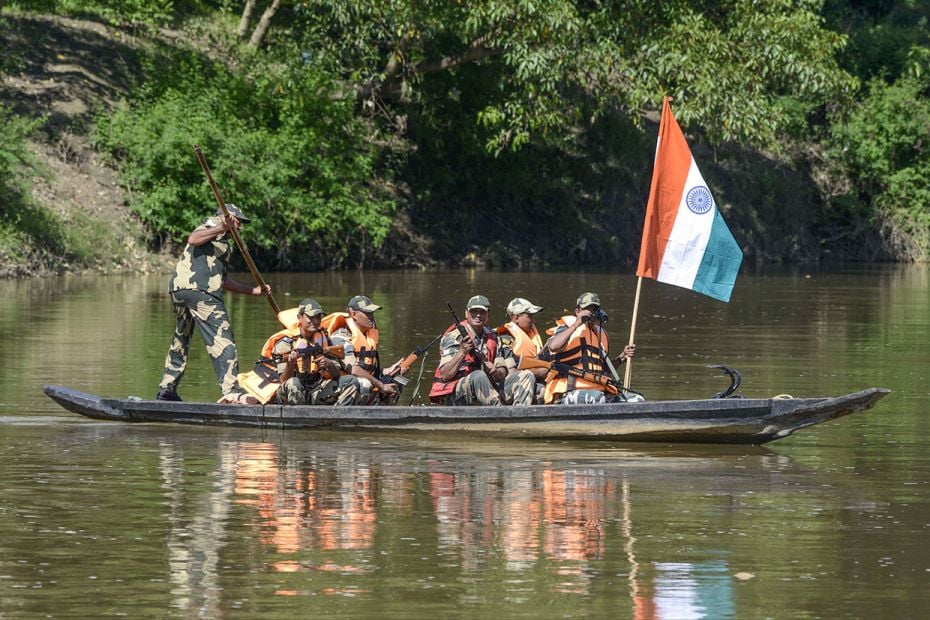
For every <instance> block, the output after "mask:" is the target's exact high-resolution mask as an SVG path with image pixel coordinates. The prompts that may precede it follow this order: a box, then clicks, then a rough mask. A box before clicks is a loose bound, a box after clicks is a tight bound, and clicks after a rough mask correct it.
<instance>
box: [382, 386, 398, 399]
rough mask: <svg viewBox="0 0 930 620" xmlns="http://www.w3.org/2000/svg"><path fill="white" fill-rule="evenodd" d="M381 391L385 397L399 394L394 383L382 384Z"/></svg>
mask: <svg viewBox="0 0 930 620" xmlns="http://www.w3.org/2000/svg"><path fill="white" fill-rule="evenodd" d="M380 390H381V393H382V394H384V395H385V396H394V395H395V394H397V386H396V385H394V384H393V383H382V384H381V388H380Z"/></svg>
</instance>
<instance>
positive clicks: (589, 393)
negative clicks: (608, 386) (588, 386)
mask: <svg viewBox="0 0 930 620" xmlns="http://www.w3.org/2000/svg"><path fill="white" fill-rule="evenodd" d="M621 401H623V398H622V397H620V396H618V395H611V394H605V393H604V392H602V391H601V390H571V391H570V392H565V395H564V396H562V402H561V403H560V404H562V405H600V404H602V403H616V402H621Z"/></svg>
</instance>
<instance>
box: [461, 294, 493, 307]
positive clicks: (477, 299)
mask: <svg viewBox="0 0 930 620" xmlns="http://www.w3.org/2000/svg"><path fill="white" fill-rule="evenodd" d="M472 308H484V309H485V310H490V309H491V302H489V301H488V298H487V297H485V296H484V295H475V296H474V297H472V298H471V299H469V300H468V303H467V304H465V309H466V310H471V309H472Z"/></svg>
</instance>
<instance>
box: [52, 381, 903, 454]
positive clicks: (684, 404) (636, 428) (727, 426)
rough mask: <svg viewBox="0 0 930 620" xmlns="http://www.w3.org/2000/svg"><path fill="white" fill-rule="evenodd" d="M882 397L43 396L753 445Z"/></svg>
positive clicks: (249, 418) (355, 424) (130, 415)
mask: <svg viewBox="0 0 930 620" xmlns="http://www.w3.org/2000/svg"><path fill="white" fill-rule="evenodd" d="M889 392H890V391H889V390H886V389H882V388H870V389H868V390H863V391H861V392H856V393H853V394H846V395H844V396H838V397H835V398H790V399H751V398H741V399H709V400H682V401H652V402H649V401H647V402H640V403H611V404H602V405H568V406H557V407H552V406H548V407H547V406H541V405H536V406H532V407H328V406H312V407H311V406H281V405H265V406H262V405H254V406H242V405H224V404H214V403H188V402H166V401H154V400H135V399H113V398H103V397H100V396H96V395H93V394H87V393H84V392H80V391H77V390H72V389H69V388H66V387H62V386H54V385H49V386H45V393H46V394H47V395H48V396H49V397H51V398H52V399H53V400H55V401H56V402H57V403H59V404H60V405H61V406H62V407H64V408H65V409H67V410H68V411H72V412H74V413H79V414H81V415H84V416H86V417H89V418H96V419H102V420H117V421H124V422H162V423H173V424H200V425H214V426H246V427H249V426H251V427H261V428H280V429H284V430H290V429H314V430H324V429H334V430H347V431H348V430H350V431H366V432H372V431H393V432H414V433H458V434H469V435H484V436H491V437H502V438H527V439H587V440H603V441H653V442H690V443H743V444H763V443H766V442H769V441H773V440H775V439H780V438H783V437H787V436H788V435H791V434H792V433H794V432H795V431H797V430H799V429H801V428H805V427H808V426H812V425H814V424H820V423H822V422H826V421H828V420H833V419H836V418H839V417H842V416H845V415H849V414H851V413H855V412H858V411H865V410H867V409H870V408H872V407H873V406H874V405H875V403H876V402H878V401H879V400H880V399H881V398H883V397H884V396H886V395H887V394H888V393H889Z"/></svg>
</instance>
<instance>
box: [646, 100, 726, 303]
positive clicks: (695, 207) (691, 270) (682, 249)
mask: <svg viewBox="0 0 930 620" xmlns="http://www.w3.org/2000/svg"><path fill="white" fill-rule="evenodd" d="M742 261H743V252H742V250H740V248H739V246H738V245H737V244H736V240H735V239H733V235H732V234H730V229H728V228H727V225H726V224H725V223H724V221H723V217H722V216H721V215H720V211H719V210H718V209H717V204H716V202H714V197H713V195H712V194H711V193H710V190H709V189H708V188H707V183H705V182H704V177H702V176H701V171H700V170H698V167H697V164H695V163H694V158H693V157H692V156H691V149H689V148H688V143H687V141H686V140H685V136H684V134H683V133H682V132H681V128H680V127H679V126H678V122H677V121H676V120H675V117H674V116H673V115H672V108H671V106H670V105H669V99H668V97H666V98H665V101H663V103H662V119H661V121H660V122H659V143H658V145H657V146H656V161H655V168H654V170H653V172H652V186H651V188H650V190H649V202H648V204H647V206H646V223H645V224H644V226H643V241H642V246H641V247H640V251H639V267H638V268H637V270H636V275H638V276H641V277H644V278H652V279H653V280H658V281H659V282H665V283H666V284H674V285H675V286H681V287H684V288H688V289H691V290H693V291H696V292H698V293H703V294H704V295H708V296H709V297H713V298H714V299H719V300H720V301H729V300H730V294H731V293H732V292H733V284H734V283H735V282H736V274H737V272H738V271H739V266H740V263H741V262H742Z"/></svg>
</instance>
